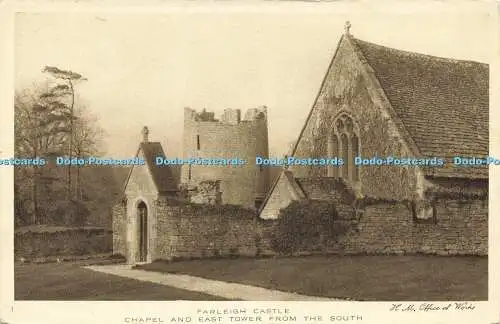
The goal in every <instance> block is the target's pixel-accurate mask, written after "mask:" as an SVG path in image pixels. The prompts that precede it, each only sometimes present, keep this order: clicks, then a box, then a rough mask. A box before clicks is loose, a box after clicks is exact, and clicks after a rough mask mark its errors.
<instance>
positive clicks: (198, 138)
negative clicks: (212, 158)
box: [196, 135, 200, 150]
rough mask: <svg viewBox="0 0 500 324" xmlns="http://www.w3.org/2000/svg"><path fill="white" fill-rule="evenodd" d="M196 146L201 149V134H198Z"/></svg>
mask: <svg viewBox="0 0 500 324" xmlns="http://www.w3.org/2000/svg"><path fill="white" fill-rule="evenodd" d="M196 148H197V149H198V150H200V135H196Z"/></svg>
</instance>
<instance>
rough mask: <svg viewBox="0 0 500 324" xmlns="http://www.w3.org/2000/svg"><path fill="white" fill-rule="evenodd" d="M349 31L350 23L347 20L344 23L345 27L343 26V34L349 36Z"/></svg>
mask: <svg viewBox="0 0 500 324" xmlns="http://www.w3.org/2000/svg"><path fill="white" fill-rule="evenodd" d="M349 29H351V23H350V22H349V20H348V21H346V22H345V25H344V33H345V34H346V35H351V33H350V32H349Z"/></svg>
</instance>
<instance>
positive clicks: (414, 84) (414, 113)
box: [348, 36, 489, 178]
mask: <svg viewBox="0 0 500 324" xmlns="http://www.w3.org/2000/svg"><path fill="white" fill-rule="evenodd" d="M348 38H349V40H350V41H351V44H353V45H354V46H357V48H358V49H359V50H360V52H361V53H362V56H363V57H361V59H366V62H367V63H368V64H369V66H370V67H371V68H372V69H373V71H374V73H375V77H376V78H377V80H378V82H379V83H380V86H381V87H382V89H383V91H384V93H385V95H386V96H387V99H388V100H389V102H390V105H391V106H392V108H393V109H394V111H395V112H396V114H397V116H398V117H399V118H400V120H401V121H402V123H403V124H404V127H405V128H406V130H407V131H408V133H409V135H410V136H411V138H412V139H413V141H414V142H415V144H416V146H417V147H418V150H419V151H420V153H421V154H422V155H423V156H429V157H434V156H435V157H444V158H451V157H453V156H464V157H484V156H488V152H489V132H488V127H489V123H488V121H489V66H488V65H487V64H484V63H478V62H473V61H462V60H454V59H448V58H440V57H435V56H430V55H425V54H419V53H413V52H407V51H402V50H397V49H393V48H389V47H385V46H381V45H376V44H373V43H369V42H365V41H362V40H359V39H355V38H353V37H350V36H348ZM358 53H359V52H358ZM424 171H425V172H426V174H427V175H432V176H440V177H441V176H442V177H470V178H484V177H486V178H487V177H488V168H487V167H473V168H470V167H468V168H456V167H451V168H446V167H445V168H428V169H427V170H424Z"/></svg>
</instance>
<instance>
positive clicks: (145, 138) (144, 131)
mask: <svg viewBox="0 0 500 324" xmlns="http://www.w3.org/2000/svg"><path fill="white" fill-rule="evenodd" d="M148 135H149V129H148V127H147V126H144V127H143V128H142V141H143V142H144V143H147V142H149V139H148Z"/></svg>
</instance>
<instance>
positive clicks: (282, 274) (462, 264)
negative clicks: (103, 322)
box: [137, 255, 488, 301]
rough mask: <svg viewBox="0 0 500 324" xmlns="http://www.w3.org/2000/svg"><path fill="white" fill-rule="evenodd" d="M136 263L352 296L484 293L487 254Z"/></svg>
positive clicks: (465, 296)
mask: <svg viewBox="0 0 500 324" xmlns="http://www.w3.org/2000/svg"><path fill="white" fill-rule="evenodd" d="M137 268H139V269H144V270H150V271H159V272H169V273H182V274H188V275H193V276H199V277H203V278H208V279H215V280H222V281H226V282H236V283H243V284H249V285H253V286H259V287H264V288H270V289H276V290H281V291H287V292H296V293H300V294H306V295H311V296H323V297H333V298H335V297H337V298H350V299H354V300H367V301H375V300H376V301H392V300H404V301H411V300H429V301H430V300H432V301H439V300H442V301H444V300H450V301H451V300H470V301H473V300H474V301H479V300H487V299H488V259H487V257H467V256H457V257H440V256H424V255H417V256H328V257H326V256H325V257H301V258H270V259H245V258H242V259H232V260H230V259H219V260H215V259H211V260H191V261H177V262H164V261H157V262H154V263H152V264H146V265H141V266H138V267H137Z"/></svg>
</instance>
